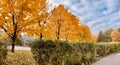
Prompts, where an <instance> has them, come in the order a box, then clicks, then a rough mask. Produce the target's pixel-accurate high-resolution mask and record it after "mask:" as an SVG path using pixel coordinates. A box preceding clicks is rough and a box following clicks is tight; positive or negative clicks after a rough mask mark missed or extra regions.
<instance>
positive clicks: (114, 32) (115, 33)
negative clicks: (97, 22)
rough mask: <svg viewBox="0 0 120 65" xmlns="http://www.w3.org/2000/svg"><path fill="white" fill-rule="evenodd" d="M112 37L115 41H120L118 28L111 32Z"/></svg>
mask: <svg viewBox="0 0 120 65" xmlns="http://www.w3.org/2000/svg"><path fill="white" fill-rule="evenodd" d="M111 37H112V41H113V42H120V32H119V31H118V30H114V31H113V32H112V33H111Z"/></svg>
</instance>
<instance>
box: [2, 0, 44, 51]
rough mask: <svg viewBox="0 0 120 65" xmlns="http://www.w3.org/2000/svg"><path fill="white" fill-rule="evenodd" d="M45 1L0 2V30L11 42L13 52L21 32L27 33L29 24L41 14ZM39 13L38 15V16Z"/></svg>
mask: <svg viewBox="0 0 120 65" xmlns="http://www.w3.org/2000/svg"><path fill="white" fill-rule="evenodd" d="M45 1H46V0H0V29H2V30H4V33H5V35H6V34H7V35H8V36H9V37H10V38H11V40H12V49H11V51H12V52H14V46H15V40H16V39H17V37H18V36H19V35H21V33H22V32H27V33H30V32H29V31H28V29H29V27H30V26H29V25H30V24H34V23H36V22H35V20H34V19H36V18H37V17H38V15H39V14H41V10H43V9H44V7H45V6H44V4H46V2H45ZM38 13H39V14H38Z"/></svg>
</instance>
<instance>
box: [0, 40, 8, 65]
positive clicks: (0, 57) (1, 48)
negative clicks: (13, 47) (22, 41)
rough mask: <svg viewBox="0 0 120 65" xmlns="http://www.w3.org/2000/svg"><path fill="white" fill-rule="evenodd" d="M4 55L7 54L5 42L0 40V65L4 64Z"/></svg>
mask: <svg viewBox="0 0 120 65" xmlns="http://www.w3.org/2000/svg"><path fill="white" fill-rule="evenodd" d="M6 56H7V48H6V46H5V44H3V43H1V42H0V65H2V64H4V61H5V59H6Z"/></svg>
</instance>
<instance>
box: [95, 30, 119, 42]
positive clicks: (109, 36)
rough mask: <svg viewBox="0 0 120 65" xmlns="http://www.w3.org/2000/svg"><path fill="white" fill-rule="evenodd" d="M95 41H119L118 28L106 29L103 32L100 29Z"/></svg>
mask: <svg viewBox="0 0 120 65" xmlns="http://www.w3.org/2000/svg"><path fill="white" fill-rule="evenodd" d="M97 42H120V28H118V29H112V28H110V29H108V30H106V31H105V32H103V31H100V32H99V34H98V38H97Z"/></svg>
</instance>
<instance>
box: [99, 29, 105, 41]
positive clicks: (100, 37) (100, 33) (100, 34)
mask: <svg viewBox="0 0 120 65" xmlns="http://www.w3.org/2000/svg"><path fill="white" fill-rule="evenodd" d="M103 36H104V35H103V32H102V31H100V32H99V34H98V38H97V42H102V41H103Z"/></svg>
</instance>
